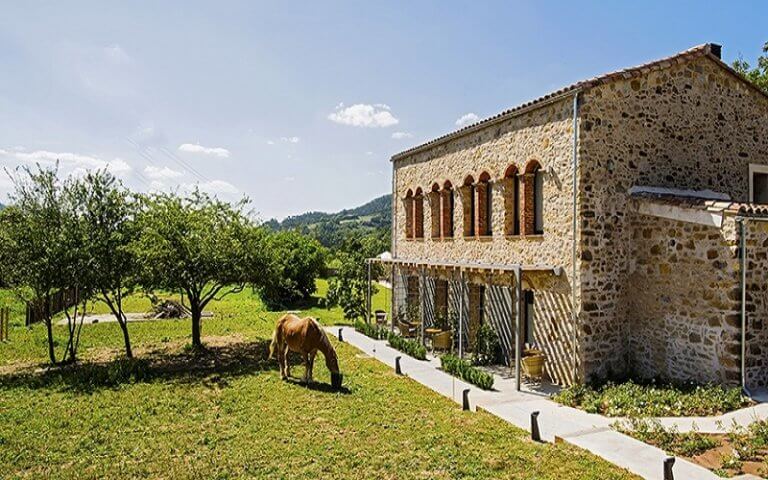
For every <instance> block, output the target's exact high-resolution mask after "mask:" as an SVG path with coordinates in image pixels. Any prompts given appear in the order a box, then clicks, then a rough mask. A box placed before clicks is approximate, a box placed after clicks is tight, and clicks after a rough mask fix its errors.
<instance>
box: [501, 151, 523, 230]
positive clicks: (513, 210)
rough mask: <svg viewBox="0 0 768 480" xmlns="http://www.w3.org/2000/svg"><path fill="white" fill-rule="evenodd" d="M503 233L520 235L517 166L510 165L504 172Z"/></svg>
mask: <svg viewBox="0 0 768 480" xmlns="http://www.w3.org/2000/svg"><path fill="white" fill-rule="evenodd" d="M503 182H504V233H505V234H506V235H520V178H519V177H518V175H517V167H516V166H514V165H510V166H509V167H507V170H506V171H505V172H504V180H503Z"/></svg>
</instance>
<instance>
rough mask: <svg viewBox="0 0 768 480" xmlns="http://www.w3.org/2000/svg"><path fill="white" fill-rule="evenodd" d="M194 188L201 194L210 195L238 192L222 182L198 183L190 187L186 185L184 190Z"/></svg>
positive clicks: (230, 185) (227, 183) (233, 187)
mask: <svg viewBox="0 0 768 480" xmlns="http://www.w3.org/2000/svg"><path fill="white" fill-rule="evenodd" d="M195 187H197V188H199V189H200V190H202V191H203V192H208V193H210V194H214V195H215V194H217V193H232V194H234V193H238V192H239V191H240V190H238V189H237V187H235V186H234V185H232V184H231V183H229V182H225V181H224V180H211V181H208V182H199V183H196V184H192V185H189V184H188V185H186V186H185V188H186V189H187V190H191V189H194V188H195Z"/></svg>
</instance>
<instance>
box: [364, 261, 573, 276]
mask: <svg viewBox="0 0 768 480" xmlns="http://www.w3.org/2000/svg"><path fill="white" fill-rule="evenodd" d="M368 262H371V263H382V264H390V265H399V266H404V267H432V268H445V269H450V270H459V271H465V272H488V273H515V272H520V273H522V272H552V274H554V275H555V276H559V275H560V274H561V273H562V272H563V267H561V266H555V265H541V264H533V265H524V264H503V263H480V262H449V261H436V260H427V259H418V258H382V257H375V258H369V259H368Z"/></svg>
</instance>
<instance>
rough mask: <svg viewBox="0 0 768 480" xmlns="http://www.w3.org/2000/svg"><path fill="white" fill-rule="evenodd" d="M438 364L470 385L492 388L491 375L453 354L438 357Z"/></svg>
mask: <svg viewBox="0 0 768 480" xmlns="http://www.w3.org/2000/svg"><path fill="white" fill-rule="evenodd" d="M440 366H441V367H442V369H443V370H444V371H445V372H447V373H449V374H451V375H454V376H457V377H459V378H461V379H462V380H465V381H467V382H469V383H471V384H472V385H477V386H478V387H480V388H482V389H483V390H490V389H492V388H493V375H491V374H490V373H487V372H484V371H482V370H480V369H479V368H475V367H473V366H472V364H471V363H469V362H468V361H466V360H462V359H460V358H459V357H457V356H455V355H450V354H446V355H443V356H442V357H440Z"/></svg>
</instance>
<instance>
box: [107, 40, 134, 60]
mask: <svg viewBox="0 0 768 480" xmlns="http://www.w3.org/2000/svg"><path fill="white" fill-rule="evenodd" d="M102 51H103V52H104V55H105V56H106V57H107V58H108V59H109V60H110V61H112V62H114V63H131V62H132V61H133V59H132V58H131V56H130V55H128V53H126V51H125V50H123V47H121V46H120V45H117V44H115V45H110V46H108V47H104V48H103V49H102Z"/></svg>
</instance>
